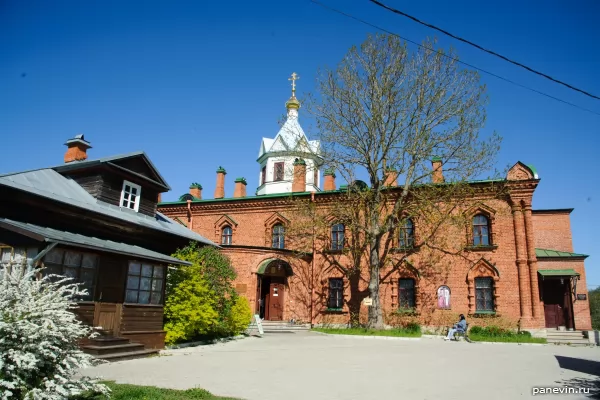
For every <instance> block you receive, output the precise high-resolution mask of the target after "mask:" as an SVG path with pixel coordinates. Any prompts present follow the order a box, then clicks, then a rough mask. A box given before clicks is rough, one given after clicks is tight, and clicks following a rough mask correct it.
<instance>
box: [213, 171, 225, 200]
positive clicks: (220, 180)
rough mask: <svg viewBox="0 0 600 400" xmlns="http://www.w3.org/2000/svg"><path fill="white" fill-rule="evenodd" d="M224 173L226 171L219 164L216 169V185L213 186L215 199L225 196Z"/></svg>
mask: <svg viewBox="0 0 600 400" xmlns="http://www.w3.org/2000/svg"><path fill="white" fill-rule="evenodd" d="M225 175H227V171H225V168H223V167H221V166H219V169H217V187H216V188H215V199H222V198H223V197H225Z"/></svg>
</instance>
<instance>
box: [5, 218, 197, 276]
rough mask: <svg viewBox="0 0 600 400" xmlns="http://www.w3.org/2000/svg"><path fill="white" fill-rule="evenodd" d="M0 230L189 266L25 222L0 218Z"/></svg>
mask: <svg viewBox="0 0 600 400" xmlns="http://www.w3.org/2000/svg"><path fill="white" fill-rule="evenodd" d="M0 228H4V229H7V230H10V231H13V232H16V233H18V234H21V235H24V236H27V237H30V238H32V239H35V240H39V241H45V242H50V243H60V244H64V245H67V246H76V247H83V248H87V249H91V250H100V251H105V252H108V253H115V254H124V255H128V256H133V257H139V258H141V259H145V260H153V261H159V262H164V263H170V264H178V265H191V263H189V262H187V261H181V260H179V259H177V258H175V257H171V256H167V255H164V254H161V253H157V252H156V251H152V250H149V249H145V248H143V247H139V246H134V245H130V244H126V243H121V242H113V241H112V240H104V239H99V238H96V237H91V236H84V235H80V234H78V233H72V232H66V231H61V230H57V229H52V228H47V227H43V226H39V225H34V224H28V223H25V222H20V221H13V220H10V219H6V218H0Z"/></svg>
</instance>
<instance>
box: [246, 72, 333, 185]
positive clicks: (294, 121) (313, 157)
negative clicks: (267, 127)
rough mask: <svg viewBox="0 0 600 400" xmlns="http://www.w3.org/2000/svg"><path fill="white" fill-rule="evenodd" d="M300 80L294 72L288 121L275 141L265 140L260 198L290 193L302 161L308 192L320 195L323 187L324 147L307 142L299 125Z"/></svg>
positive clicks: (287, 104) (311, 141)
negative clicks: (299, 161) (297, 166)
mask: <svg viewBox="0 0 600 400" xmlns="http://www.w3.org/2000/svg"><path fill="white" fill-rule="evenodd" d="M298 79H300V77H299V76H298V75H297V74H296V73H295V72H294V73H293V74H292V76H291V77H290V78H289V79H288V80H290V81H292V97H290V99H289V100H288V101H287V102H286V103H285V107H286V108H287V119H286V121H285V123H284V124H283V126H282V127H281V129H280V130H279V133H277V136H275V138H274V139H269V138H263V140H262V143H261V146H260V151H259V152H258V160H257V161H258V163H259V165H260V173H259V177H258V183H259V186H258V189H257V190H256V194H257V195H265V194H276V193H290V192H292V181H293V177H294V160H296V159H297V158H301V159H303V160H304V161H305V162H306V190H305V191H306V192H318V191H319V190H320V189H319V183H320V171H319V167H320V164H321V157H320V154H321V147H320V143H319V141H318V140H308V138H307V137H306V135H305V134H304V131H303V130H302V127H301V126H300V124H299V123H298V110H299V109H300V102H299V101H298V99H296V80H298Z"/></svg>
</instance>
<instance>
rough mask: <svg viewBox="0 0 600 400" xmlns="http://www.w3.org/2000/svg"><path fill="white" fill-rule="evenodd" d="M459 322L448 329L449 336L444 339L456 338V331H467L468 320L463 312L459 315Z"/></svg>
mask: <svg viewBox="0 0 600 400" xmlns="http://www.w3.org/2000/svg"><path fill="white" fill-rule="evenodd" d="M458 319H459V320H458V322H457V323H456V324H454V326H453V327H452V328H450V329H448V336H446V337H445V338H444V340H450V339H454V334H455V333H456V332H463V333H464V332H465V331H466V330H467V320H466V319H465V316H464V315H463V314H460V316H459V317H458Z"/></svg>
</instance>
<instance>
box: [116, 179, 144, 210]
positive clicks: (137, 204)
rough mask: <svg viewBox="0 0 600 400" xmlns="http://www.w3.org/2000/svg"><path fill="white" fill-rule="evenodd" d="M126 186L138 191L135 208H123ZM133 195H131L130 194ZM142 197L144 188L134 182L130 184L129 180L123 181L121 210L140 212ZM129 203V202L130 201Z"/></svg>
mask: <svg viewBox="0 0 600 400" xmlns="http://www.w3.org/2000/svg"><path fill="white" fill-rule="evenodd" d="M125 185H127V186H129V187H130V188H132V189H134V188H135V189H137V194H136V195H135V203H134V205H133V206H134V208H130V207H125V206H123V200H125ZM130 195H131V193H130ZM141 195H142V187H141V186H140V185H136V184H135V183H133V182H130V181H128V180H125V179H124V180H123V186H122V188H121V199H120V200H119V207H121V208H127V209H128V210H133V211H135V212H138V211H139V209H140V197H141ZM128 202H129V200H128Z"/></svg>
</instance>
